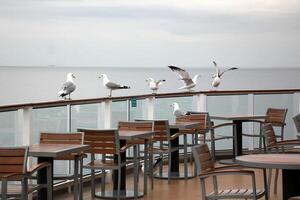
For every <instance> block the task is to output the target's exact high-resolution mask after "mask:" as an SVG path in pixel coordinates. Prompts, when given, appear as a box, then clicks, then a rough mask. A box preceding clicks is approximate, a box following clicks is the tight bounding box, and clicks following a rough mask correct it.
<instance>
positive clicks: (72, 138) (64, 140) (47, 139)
mask: <svg viewBox="0 0 300 200" xmlns="http://www.w3.org/2000/svg"><path fill="white" fill-rule="evenodd" d="M40 143H43V144H78V145H81V144H83V134H82V133H41V135H40ZM84 157H86V155H85V154H84V153H81V154H69V155H65V156H60V157H57V158H55V160H66V161H74V172H75V171H77V172H78V169H80V173H79V175H80V179H79V185H80V187H79V199H80V200H82V199H83V197H82V185H83V184H82V183H83V181H82V165H83V158H84ZM76 159H78V160H79V161H80V167H79V166H78V163H77V161H76ZM72 179H74V174H68V175H66V176H54V177H53V180H72ZM74 195H76V193H75V192H74ZM74 198H75V199H77V197H75V196H74Z"/></svg>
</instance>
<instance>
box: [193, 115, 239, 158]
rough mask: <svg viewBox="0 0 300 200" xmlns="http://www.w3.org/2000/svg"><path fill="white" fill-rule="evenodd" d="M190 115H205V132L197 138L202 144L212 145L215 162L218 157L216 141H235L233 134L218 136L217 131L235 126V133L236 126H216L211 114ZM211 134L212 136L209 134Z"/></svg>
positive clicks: (231, 124) (224, 124)
mask: <svg viewBox="0 0 300 200" xmlns="http://www.w3.org/2000/svg"><path fill="white" fill-rule="evenodd" d="M188 114H190V115H205V116H206V118H205V121H206V123H203V125H204V124H205V127H204V126H203V127H202V128H203V130H201V131H200V132H199V133H200V135H199V137H198V138H197V139H198V140H199V141H200V142H203V143H206V142H210V143H211V151H212V156H213V160H215V157H216V141H219V140H226V139H233V136H232V134H230V135H222V134H217V133H216V130H217V129H218V130H220V128H224V127H232V126H233V131H236V129H235V127H234V124H233V123H222V124H218V125H214V123H213V122H212V121H211V119H210V116H209V113H208V112H188ZM209 133H210V134H209Z"/></svg>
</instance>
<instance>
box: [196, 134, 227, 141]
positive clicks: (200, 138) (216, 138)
mask: <svg viewBox="0 0 300 200" xmlns="http://www.w3.org/2000/svg"><path fill="white" fill-rule="evenodd" d="M204 137H205V136H204V135H200V136H199V137H198V140H199V141H201V142H204V141H207V142H211V141H212V139H211V137H210V136H209V135H208V136H206V137H205V138H204ZM231 138H232V136H228V135H215V141H216V140H223V139H231Z"/></svg>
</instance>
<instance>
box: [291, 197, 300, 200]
mask: <svg viewBox="0 0 300 200" xmlns="http://www.w3.org/2000/svg"><path fill="white" fill-rule="evenodd" d="M289 200H300V196H297V197H290V198H289Z"/></svg>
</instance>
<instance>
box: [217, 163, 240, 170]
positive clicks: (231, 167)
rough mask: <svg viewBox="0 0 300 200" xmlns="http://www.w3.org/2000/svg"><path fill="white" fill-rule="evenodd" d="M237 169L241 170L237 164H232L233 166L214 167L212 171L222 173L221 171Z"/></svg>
mask: <svg viewBox="0 0 300 200" xmlns="http://www.w3.org/2000/svg"><path fill="white" fill-rule="evenodd" d="M237 168H242V166H241V165H238V164H233V165H226V166H222V167H216V168H215V169H214V170H215V171H222V170H227V169H237Z"/></svg>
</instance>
